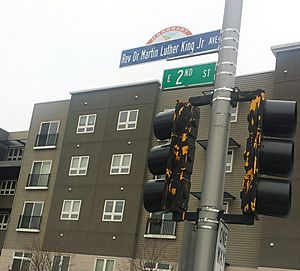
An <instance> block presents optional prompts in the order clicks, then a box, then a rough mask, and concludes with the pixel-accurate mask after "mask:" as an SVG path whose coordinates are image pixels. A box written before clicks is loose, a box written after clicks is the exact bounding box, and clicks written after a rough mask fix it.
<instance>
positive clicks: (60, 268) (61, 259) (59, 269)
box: [51, 255, 71, 271]
mask: <svg viewBox="0 0 300 271" xmlns="http://www.w3.org/2000/svg"><path fill="white" fill-rule="evenodd" d="M56 257H58V258H59V266H58V269H54V268H55V267H56V266H54V260H55V258H56ZM64 258H68V267H67V269H66V270H62V264H63V260H64ZM70 261H71V256H69V255H53V259H52V264H51V271H68V270H69V269H70Z"/></svg>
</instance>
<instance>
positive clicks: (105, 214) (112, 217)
mask: <svg viewBox="0 0 300 271" xmlns="http://www.w3.org/2000/svg"><path fill="white" fill-rule="evenodd" d="M107 202H112V203H113V206H112V211H111V212H106V211H105V209H106V204H107ZM119 202H122V203H123V204H122V211H121V212H118V213H117V212H116V211H115V209H116V205H117V203H119ZM124 210H125V200H121V199H116V200H113V199H108V200H105V201H104V207H103V214H102V221H110V222H122V221H123V216H124ZM104 216H110V217H111V218H110V219H109V218H104ZM114 216H121V218H120V219H118V220H116V219H114Z"/></svg>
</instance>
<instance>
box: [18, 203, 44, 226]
mask: <svg viewBox="0 0 300 271" xmlns="http://www.w3.org/2000/svg"><path fill="white" fill-rule="evenodd" d="M30 203H33V204H34V206H33V208H32V210H31V214H30V216H29V217H30V218H32V217H35V216H33V215H32V214H33V213H34V209H35V205H36V204H41V210H40V214H39V215H38V216H36V217H40V220H39V227H38V228H31V227H30V225H29V227H28V228H23V227H19V226H21V225H20V224H21V223H20V221H19V223H18V226H17V231H30V232H39V231H40V226H41V218H42V215H43V210H44V201H24V204H23V208H22V213H21V216H22V217H24V211H25V206H26V205H27V204H30ZM31 222H32V221H30V224H31Z"/></svg>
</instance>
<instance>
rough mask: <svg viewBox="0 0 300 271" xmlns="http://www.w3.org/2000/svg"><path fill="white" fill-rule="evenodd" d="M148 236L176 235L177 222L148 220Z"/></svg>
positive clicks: (156, 219)
mask: <svg viewBox="0 0 300 271" xmlns="http://www.w3.org/2000/svg"><path fill="white" fill-rule="evenodd" d="M146 234H160V235H175V234H176V222H175V221H172V220H164V219H158V218H148V220H147V227H146Z"/></svg>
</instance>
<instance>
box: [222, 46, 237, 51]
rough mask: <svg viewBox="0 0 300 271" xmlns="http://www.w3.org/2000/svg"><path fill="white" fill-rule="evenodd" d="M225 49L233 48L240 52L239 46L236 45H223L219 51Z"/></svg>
mask: <svg viewBox="0 0 300 271" xmlns="http://www.w3.org/2000/svg"><path fill="white" fill-rule="evenodd" d="M223 49H232V50H234V51H236V52H238V48H237V47H235V46H221V47H220V48H219V51H221V50H223Z"/></svg>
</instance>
